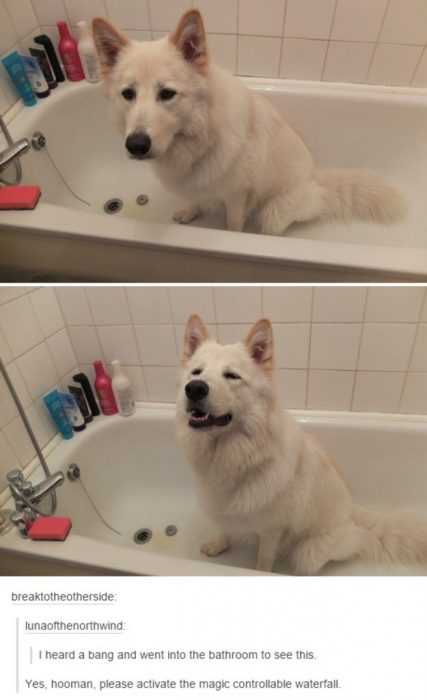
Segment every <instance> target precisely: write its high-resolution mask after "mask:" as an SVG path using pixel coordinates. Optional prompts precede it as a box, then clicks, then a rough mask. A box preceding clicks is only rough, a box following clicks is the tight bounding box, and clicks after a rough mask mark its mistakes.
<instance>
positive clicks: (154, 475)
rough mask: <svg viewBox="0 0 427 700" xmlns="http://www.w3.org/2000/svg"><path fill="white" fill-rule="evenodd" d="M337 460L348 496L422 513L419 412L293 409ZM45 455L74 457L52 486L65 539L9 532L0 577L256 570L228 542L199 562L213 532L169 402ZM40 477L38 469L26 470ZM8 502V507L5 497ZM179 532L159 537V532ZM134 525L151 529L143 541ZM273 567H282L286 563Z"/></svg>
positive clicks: (0, 541) (102, 421) (425, 504)
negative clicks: (72, 470) (76, 475)
mask: <svg viewBox="0 0 427 700" xmlns="http://www.w3.org/2000/svg"><path fill="white" fill-rule="evenodd" d="M296 416H297V417H298V419H299V420H300V421H301V423H303V424H304V427H305V429H306V430H309V431H311V432H313V433H315V434H317V435H318V436H319V437H320V438H321V440H322V441H323V443H324V445H325V446H326V447H327V448H328V450H329V451H330V452H331V454H332V455H333V456H334V457H335V458H336V459H337V460H338V462H339V463H340V464H341V465H342V467H343V469H344V473H345V477H346V479H347V481H348V484H349V486H350V487H351V489H352V492H353V494H354V498H355V500H356V501H357V502H359V503H362V504H365V505H370V506H375V507H378V508H389V509H399V508H401V509H411V510H414V511H415V512H418V513H419V514H420V515H421V516H424V517H426V518H427V462H426V455H427V417H419V416H412V417H411V416H386V415H380V414H371V415H370V414H356V413H321V412H298V413H296ZM52 448H53V449H51V452H50V455H49V457H48V462H49V464H50V467H51V469H52V471H56V470H57V469H62V470H63V471H66V470H67V467H68V465H69V464H70V463H72V462H75V463H77V464H78V465H79V466H80V468H81V472H82V481H83V482H84V485H85V487H86V489H87V491H88V492H89V493H90V494H91V497H92V499H93V500H94V502H95V503H96V506H97V508H98V511H99V512H100V513H101V515H102V517H103V519H104V520H105V522H106V523H108V525H109V526H110V527H112V528H114V530H116V531H117V532H113V531H112V530H111V529H109V527H107V526H106V525H105V524H104V522H103V521H102V520H101V519H100V517H99V516H98V515H97V513H96V512H95V510H94V508H93V506H92V505H91V503H90V501H89V500H88V498H87V496H86V494H85V492H84V490H83V489H82V486H81V484H80V483H79V482H74V483H70V482H69V481H66V483H65V485H63V486H62V487H60V489H58V491H57V494H58V514H61V515H68V516H70V517H71V518H72V520H73V529H72V531H71V534H70V536H69V537H68V539H67V540H66V541H65V542H64V543H58V542H54V543H50V542H31V541H29V540H24V539H22V538H20V536H19V535H18V533H17V532H16V531H13V532H11V533H9V534H8V535H5V536H2V537H0V573H3V574H4V573H8V574H13V573H19V572H22V573H35V572H36V573H46V574H51V573H66V574H70V573H71V574H73V573H92V574H97V573H98V574H102V573H109V574H114V573H115V574H148V575H150V574H153V575H221V576H223V575H248V574H251V575H252V574H255V573H256V572H255V571H254V569H253V566H254V564H255V546H254V545H252V544H250V543H249V544H246V545H242V544H237V545H236V546H235V547H234V548H232V550H231V551H230V552H228V553H227V554H224V555H222V556H220V557H218V558H216V559H208V558H206V557H205V556H204V555H201V554H200V552H199V547H200V544H201V542H203V541H204V540H205V538H206V537H209V536H212V534H213V533H214V532H215V529H214V526H213V525H212V524H211V523H210V522H209V520H207V518H206V517H205V516H204V514H203V513H202V512H201V511H200V509H199V506H198V503H197V500H196V497H195V492H194V488H193V480H192V474H191V471H190V469H189V467H188V466H187V465H186V463H185V460H184V459H183V456H182V454H181V453H180V451H179V450H178V448H177V446H176V443H175V430H174V407H173V406H171V405H160V404H140V405H139V407H138V410H137V412H136V414H135V415H134V416H133V417H131V418H125V419H124V418H121V417H119V416H116V417H109V418H104V417H102V418H98V419H96V421H95V422H94V423H93V424H92V425H90V426H88V428H87V429H86V430H85V432H84V433H81V434H80V435H78V436H76V437H75V438H74V439H73V440H71V441H69V442H67V441H62V440H59V439H57V440H56V442H54V443H53V445H52ZM32 478H33V479H34V480H35V481H38V480H39V479H41V478H42V475H41V473H40V470H37V473H34V474H33V475H32ZM9 506H10V503H9ZM168 525H175V526H176V527H177V529H178V532H177V534H176V535H175V536H172V537H170V536H167V535H166V534H165V528H166V527H167V526H168ZM140 528H149V529H150V530H152V533H153V536H152V539H151V540H150V541H149V542H148V543H146V544H143V545H141V544H140V545H137V544H134V542H133V535H134V533H135V532H136V531H137V530H138V529H140ZM275 571H276V572H277V573H285V572H286V565H285V564H283V563H280V564H278V566H277V567H276V569H275ZM324 573H325V574H329V575H368V574H386V575H387V574H388V575H390V574H406V575H408V574H422V575H425V574H426V573H427V569H423V568H415V567H414V568H405V567H393V568H387V567H379V566H374V565H370V564H367V563H364V562H352V563H346V564H337V565H330V566H328V567H327V568H326V569H325V572H324Z"/></svg>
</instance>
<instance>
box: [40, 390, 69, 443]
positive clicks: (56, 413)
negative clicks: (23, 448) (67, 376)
mask: <svg viewBox="0 0 427 700" xmlns="http://www.w3.org/2000/svg"><path fill="white" fill-rule="evenodd" d="M43 401H44V403H45V404H46V406H47V409H48V411H49V413H50V415H51V416H52V420H53V422H54V423H55V425H56V427H57V428H58V430H59V432H60V433H61V435H62V437H63V438H65V440H69V439H70V438H72V437H73V435H74V432H73V428H72V425H71V423H70V421H69V420H68V416H67V414H66V412H65V408H64V405H63V403H62V399H61V394H60V393H59V391H58V389H53V390H52V391H50V392H49V393H48V394H46V396H43Z"/></svg>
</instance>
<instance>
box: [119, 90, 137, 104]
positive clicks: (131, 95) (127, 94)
mask: <svg viewBox="0 0 427 700" xmlns="http://www.w3.org/2000/svg"><path fill="white" fill-rule="evenodd" d="M122 97H124V98H125V100H128V101H129V102H130V101H131V100H134V99H135V97H136V90H134V89H133V88H125V89H124V90H122Z"/></svg>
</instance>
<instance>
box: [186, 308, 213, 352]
mask: <svg viewBox="0 0 427 700" xmlns="http://www.w3.org/2000/svg"><path fill="white" fill-rule="evenodd" d="M208 338H209V333H208V329H207V328H206V326H205V324H204V323H203V321H202V319H201V318H200V316H197V315H196V314H193V315H192V316H190V318H189V319H188V321H187V326H186V328H185V335H184V352H183V356H182V363H183V364H184V365H185V363H186V362H188V360H189V359H190V357H191V356H192V355H194V353H195V352H196V350H197V348H198V347H200V345H201V344H202V343H204V342H205V340H207V339H208Z"/></svg>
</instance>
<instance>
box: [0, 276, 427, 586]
mask: <svg viewBox="0 0 427 700" xmlns="http://www.w3.org/2000/svg"><path fill="white" fill-rule="evenodd" d="M426 290H427V287H425V286H420V285H412V286H398V285H397V286H383V285H379V286H267V287H257V286H231V285H230V286H202V287H200V286H199V287H194V286H86V287H83V286H44V287H31V286H30V287H28V286H25V287H24V286H10V287H7V286H3V287H1V288H0V574H1V575H3V576H40V575H44V576H51V575H52V576H76V575H79V576H123V575H128V576H138V575H142V576H144V575H148V576H151V575H154V576H260V575H262V576H271V575H273V574H276V575H284V576H371V575H372V576H398V575H399V576H402V575H404V576H423V575H426V574H427V460H426V456H427V291H426Z"/></svg>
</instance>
